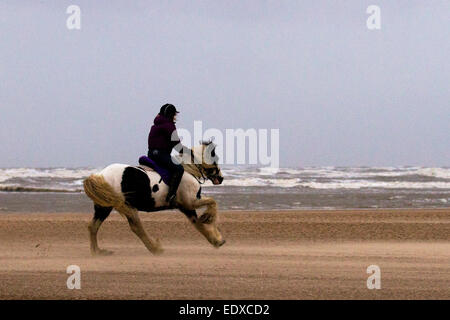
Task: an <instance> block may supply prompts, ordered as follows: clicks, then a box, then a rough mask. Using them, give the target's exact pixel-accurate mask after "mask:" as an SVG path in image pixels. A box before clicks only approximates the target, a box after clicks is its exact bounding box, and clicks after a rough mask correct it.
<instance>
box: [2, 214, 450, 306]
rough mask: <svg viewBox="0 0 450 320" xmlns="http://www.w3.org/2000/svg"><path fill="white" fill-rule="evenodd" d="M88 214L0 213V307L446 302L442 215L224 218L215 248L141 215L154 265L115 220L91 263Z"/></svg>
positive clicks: (448, 259)
mask: <svg viewBox="0 0 450 320" xmlns="http://www.w3.org/2000/svg"><path fill="white" fill-rule="evenodd" d="M91 215H92V213H60V214H51V213H49V214H42V213H28V214H20V213H14V214H8V213H2V214H1V215H0V299H450V209H439V210H429V209H423V210H422V209H408V210H347V211H336V210H333V211H328V210H327V211H270V212H267V211H257V212H251V211H228V212H221V213H220V227H221V229H222V232H223V234H224V236H225V238H226V240H227V243H226V244H225V245H224V246H223V247H221V248H220V249H215V248H213V247H212V246H211V245H209V244H208V243H207V241H206V240H205V239H203V238H202V236H201V235H200V234H199V233H198V232H197V231H196V230H195V229H194V228H193V227H192V226H191V225H190V224H189V222H188V221H187V219H186V218H185V217H184V216H183V215H182V214H181V213H178V212H159V213H141V218H142V219H143V223H144V226H145V229H146V230H147V232H148V233H149V234H150V235H152V236H155V237H158V238H160V239H161V242H162V244H163V246H164V249H165V252H164V254H163V255H161V256H153V255H151V254H150V253H149V252H148V251H147V250H146V249H145V247H144V245H143V244H142V243H141V242H140V240H139V239H138V238H137V237H136V236H135V235H134V234H133V233H131V231H130V229H129V227H128V224H127V222H126V221H125V220H124V219H123V218H122V217H121V216H120V215H119V214H117V213H113V214H111V217H110V218H109V219H108V220H106V222H105V223H104V225H103V226H102V228H101V229H100V231H99V244H100V247H102V248H105V249H109V250H113V251H114V255H112V256H108V257H92V256H91V255H90V252H89V240H88V232H87V224H88V222H89V220H90V219H91ZM69 265H78V266H80V268H81V289H80V290H69V289H67V286H66V280H67V277H68V276H69V275H68V274H66V268H67V266H69ZM369 265H378V266H379V267H380V269H381V289H379V290H369V289H367V285H366V281H367V278H368V277H369V274H367V273H366V269H367V267H368V266H369Z"/></svg>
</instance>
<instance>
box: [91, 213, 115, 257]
mask: <svg viewBox="0 0 450 320" xmlns="http://www.w3.org/2000/svg"><path fill="white" fill-rule="evenodd" d="M94 209H95V213H94V218H92V220H91V222H90V223H89V226H88V229H89V236H90V240H91V253H92V254H93V255H110V254H112V251H108V250H102V249H100V248H99V247H98V243H97V232H98V229H99V228H100V226H101V225H102V223H103V221H105V219H106V218H108V216H109V214H110V213H111V211H112V207H101V206H99V205H97V204H96V205H94Z"/></svg>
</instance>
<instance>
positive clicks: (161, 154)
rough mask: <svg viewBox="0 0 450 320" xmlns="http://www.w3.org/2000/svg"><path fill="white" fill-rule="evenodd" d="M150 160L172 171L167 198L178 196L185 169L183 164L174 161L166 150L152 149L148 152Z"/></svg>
mask: <svg viewBox="0 0 450 320" xmlns="http://www.w3.org/2000/svg"><path fill="white" fill-rule="evenodd" d="M147 156H148V157H149V158H151V159H152V160H153V161H155V162H156V164H157V165H158V166H160V167H162V168H164V169H167V170H169V171H170V185H169V193H168V195H167V198H170V196H172V195H174V194H176V192H177V189H178V186H179V185H180V181H181V178H182V177H183V173H184V168H183V166H182V165H181V164H177V163H175V162H174V161H173V160H172V156H171V155H170V153H169V152H167V151H165V150H157V149H153V150H152V149H151V150H149V151H148V155H147Z"/></svg>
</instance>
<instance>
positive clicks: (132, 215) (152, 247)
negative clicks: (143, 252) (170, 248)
mask: <svg viewBox="0 0 450 320" xmlns="http://www.w3.org/2000/svg"><path fill="white" fill-rule="evenodd" d="M124 215H125V217H126V218H127V220H128V223H129V224H130V228H131V231H133V232H134V233H135V234H136V235H137V236H138V237H139V239H141V241H142V242H143V243H144V245H145V246H146V247H147V249H148V250H149V251H150V252H151V253H153V254H161V253H162V252H163V249H162V247H161V245H160V243H159V240H157V239H153V238H151V237H149V236H148V235H147V232H145V230H144V227H143V226H142V222H141V219H139V215H138V211H137V210H132V211H129V212H127V213H126V214H124Z"/></svg>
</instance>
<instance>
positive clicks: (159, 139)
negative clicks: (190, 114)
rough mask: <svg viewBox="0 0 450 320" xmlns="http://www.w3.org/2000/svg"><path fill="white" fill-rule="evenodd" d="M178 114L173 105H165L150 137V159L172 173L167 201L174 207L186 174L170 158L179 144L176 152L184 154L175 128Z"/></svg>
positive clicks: (155, 121)
mask: <svg viewBox="0 0 450 320" xmlns="http://www.w3.org/2000/svg"><path fill="white" fill-rule="evenodd" d="M177 113H179V111H177V109H176V108H175V106H174V105H173V104H169V103H167V104H165V105H163V106H162V107H161V109H160V111H159V113H158V115H157V116H156V118H155V120H154V121H153V123H154V124H153V126H152V128H151V129H150V133H149V135H148V157H149V158H151V159H153V160H154V161H155V162H156V164H157V165H159V166H161V167H163V168H165V169H167V170H169V172H170V173H171V177H170V183H169V192H168V193H167V197H166V201H167V202H168V203H170V205H172V206H173V205H175V196H176V194H177V189H178V186H179V184H180V181H181V178H182V176H183V172H184V168H183V166H182V165H181V164H179V163H178V162H176V160H174V159H173V158H172V157H171V156H170V153H171V152H172V149H173V148H174V147H175V146H177V145H178V144H180V145H179V146H180V147H181V148H178V146H177V148H176V150H177V151H178V152H180V154H181V153H183V146H182V145H181V142H180V138H179V137H178V134H177V128H176V127H175V122H176V117H177Z"/></svg>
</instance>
